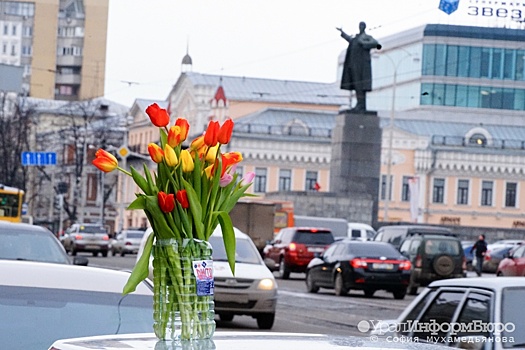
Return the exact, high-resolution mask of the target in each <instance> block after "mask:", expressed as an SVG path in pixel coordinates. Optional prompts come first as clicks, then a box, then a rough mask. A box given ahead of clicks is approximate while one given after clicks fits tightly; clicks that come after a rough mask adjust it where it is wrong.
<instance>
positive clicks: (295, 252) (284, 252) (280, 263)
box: [263, 227, 334, 279]
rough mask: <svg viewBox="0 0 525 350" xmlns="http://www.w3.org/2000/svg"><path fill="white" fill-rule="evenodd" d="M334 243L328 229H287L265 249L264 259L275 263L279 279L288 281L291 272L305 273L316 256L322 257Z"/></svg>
mask: <svg viewBox="0 0 525 350" xmlns="http://www.w3.org/2000/svg"><path fill="white" fill-rule="evenodd" d="M333 242H334V236H333V234H332V231H331V230H329V229H326V228H312V227H287V228H283V229H282V230H281V231H279V233H278V234H277V236H275V239H274V240H273V241H272V242H270V243H269V244H268V245H267V246H266V247H265V248H264V252H263V253H264V257H265V258H266V259H271V260H273V262H274V263H275V268H276V269H277V270H278V271H279V277H280V278H282V279H288V278H289V277H290V272H305V271H306V266H307V265H308V263H309V262H310V260H312V259H313V258H314V257H315V256H320V255H321V254H322V253H323V252H324V251H325V250H326V248H327V247H328V246H329V245H330V244H332V243H333Z"/></svg>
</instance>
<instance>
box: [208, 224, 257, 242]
mask: <svg viewBox="0 0 525 350" xmlns="http://www.w3.org/2000/svg"><path fill="white" fill-rule="evenodd" d="M233 232H235V238H244V239H246V238H249V236H248V235H247V234H246V233H244V232H242V231H241V230H239V229H238V228H237V227H234V228H233ZM212 236H218V237H222V230H221V225H217V227H216V228H215V230H214V231H213V233H212Z"/></svg>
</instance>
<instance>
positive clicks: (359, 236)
mask: <svg viewBox="0 0 525 350" xmlns="http://www.w3.org/2000/svg"><path fill="white" fill-rule="evenodd" d="M376 234H377V232H376V230H374V228H373V227H372V226H370V225H367V224H362V223H360V222H349V223H348V238H350V239H353V240H357V241H372V240H373V239H374V237H375V235H376Z"/></svg>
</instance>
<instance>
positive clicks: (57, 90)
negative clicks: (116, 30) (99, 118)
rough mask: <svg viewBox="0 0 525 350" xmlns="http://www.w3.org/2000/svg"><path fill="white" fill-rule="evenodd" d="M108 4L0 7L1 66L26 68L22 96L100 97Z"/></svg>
mask: <svg viewBox="0 0 525 350" xmlns="http://www.w3.org/2000/svg"><path fill="white" fill-rule="evenodd" d="M108 7H109V1H108V0H32V1H25V0H12V1H1V2H0V63H4V64H9V65H15V66H21V67H24V79H23V90H24V92H25V94H26V95H28V96H31V97H35V98H43V99H57V100H69V101H73V100H86V99H91V98H96V97H101V96H103V95H104V81H105V66H106V41H107V40H106V37H107V20H108Z"/></svg>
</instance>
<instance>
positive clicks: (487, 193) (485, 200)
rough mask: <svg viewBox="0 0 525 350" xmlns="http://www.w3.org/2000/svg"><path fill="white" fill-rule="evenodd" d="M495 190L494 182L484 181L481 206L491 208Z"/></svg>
mask: <svg viewBox="0 0 525 350" xmlns="http://www.w3.org/2000/svg"><path fill="white" fill-rule="evenodd" d="M493 188H494V182H492V181H482V182H481V205H482V206H487V207H490V206H492V192H493Z"/></svg>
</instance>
